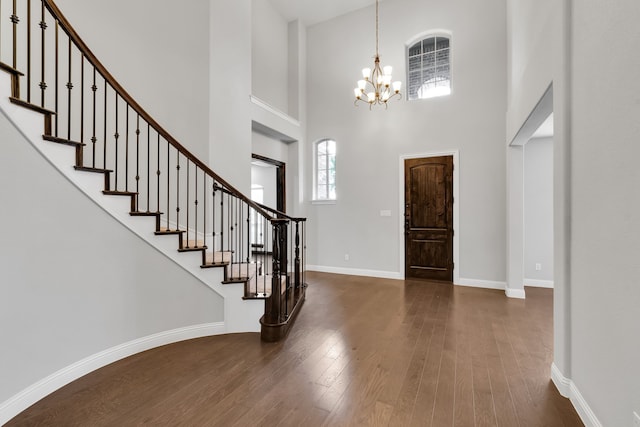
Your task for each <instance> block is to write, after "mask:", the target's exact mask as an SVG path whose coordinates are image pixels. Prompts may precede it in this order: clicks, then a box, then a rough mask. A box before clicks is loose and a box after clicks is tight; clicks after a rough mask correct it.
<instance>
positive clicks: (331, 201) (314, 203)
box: [311, 199, 336, 205]
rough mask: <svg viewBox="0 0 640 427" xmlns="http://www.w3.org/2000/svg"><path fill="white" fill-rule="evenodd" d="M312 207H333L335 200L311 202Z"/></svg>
mask: <svg viewBox="0 0 640 427" xmlns="http://www.w3.org/2000/svg"><path fill="white" fill-rule="evenodd" d="M311 204H312V205H335V204H336V200H335V199H334V200H312V201H311Z"/></svg>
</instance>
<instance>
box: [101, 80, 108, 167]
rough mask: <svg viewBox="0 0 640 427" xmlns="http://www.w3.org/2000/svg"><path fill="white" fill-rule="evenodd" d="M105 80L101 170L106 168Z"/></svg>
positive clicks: (105, 83)
mask: <svg viewBox="0 0 640 427" xmlns="http://www.w3.org/2000/svg"><path fill="white" fill-rule="evenodd" d="M107 115H108V113H107V79H104V122H103V123H102V168H103V169H106V168H107Z"/></svg>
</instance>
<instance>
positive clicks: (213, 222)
mask: <svg viewBox="0 0 640 427" xmlns="http://www.w3.org/2000/svg"><path fill="white" fill-rule="evenodd" d="M211 230H212V232H211V252H212V253H213V262H215V255H216V182H215V181H213V184H212V190H211Z"/></svg>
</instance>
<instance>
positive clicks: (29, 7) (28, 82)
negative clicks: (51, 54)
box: [0, 0, 31, 103]
mask: <svg viewBox="0 0 640 427" xmlns="http://www.w3.org/2000/svg"><path fill="white" fill-rule="evenodd" d="M0 46H2V45H1V44H0ZM27 102H28V103H31V0H27Z"/></svg>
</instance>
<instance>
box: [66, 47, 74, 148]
mask: <svg viewBox="0 0 640 427" xmlns="http://www.w3.org/2000/svg"><path fill="white" fill-rule="evenodd" d="M67 53H68V56H69V58H68V66H69V70H68V77H69V79H68V80H67V90H68V93H69V99H67V140H69V141H71V90H72V89H73V83H72V81H71V66H72V61H71V59H72V58H71V37H69V43H68V51H67Z"/></svg>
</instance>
